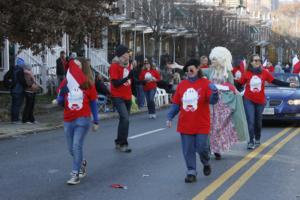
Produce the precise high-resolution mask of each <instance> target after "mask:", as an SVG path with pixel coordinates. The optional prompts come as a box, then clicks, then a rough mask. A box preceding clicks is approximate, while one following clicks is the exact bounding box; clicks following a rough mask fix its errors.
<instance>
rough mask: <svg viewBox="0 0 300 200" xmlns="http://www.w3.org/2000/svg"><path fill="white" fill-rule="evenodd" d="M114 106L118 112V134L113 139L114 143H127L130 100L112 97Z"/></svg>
mask: <svg viewBox="0 0 300 200" xmlns="http://www.w3.org/2000/svg"><path fill="white" fill-rule="evenodd" d="M112 101H113V104H114V106H115V108H116V109H117V111H118V113H119V125H118V136H117V139H115V144H118V145H128V141H127V138H128V132H129V114H130V108H131V100H124V99H121V98H115V97H114V98H113V99H112Z"/></svg>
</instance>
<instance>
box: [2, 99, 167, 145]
mask: <svg viewBox="0 0 300 200" xmlns="http://www.w3.org/2000/svg"><path fill="white" fill-rule="evenodd" d="M169 106H170V105H164V106H162V107H160V108H157V109H156V110H163V109H167V108H168V107H169ZM147 111H148V110H147V109H146V110H139V111H137V112H134V113H131V114H130V115H131V116H132V115H139V114H142V113H145V112H147ZM118 116H119V115H118V114H117V113H113V114H112V115H109V116H103V117H101V116H100V120H109V119H115V118H118ZM62 127H63V123H58V124H56V125H54V126H51V127H43V128H36V129H33V130H26V131H22V132H17V133H14V134H4V135H0V140H4V139H9V138H14V137H19V136H21V135H29V134H36V133H42V132H46V131H51V130H55V129H59V128H62Z"/></svg>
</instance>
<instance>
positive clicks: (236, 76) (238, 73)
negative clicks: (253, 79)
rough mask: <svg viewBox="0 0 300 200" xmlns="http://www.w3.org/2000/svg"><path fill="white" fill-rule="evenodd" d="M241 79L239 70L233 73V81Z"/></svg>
mask: <svg viewBox="0 0 300 200" xmlns="http://www.w3.org/2000/svg"><path fill="white" fill-rule="evenodd" d="M241 77H242V73H241V71H240V70H238V71H236V73H235V79H240V78H241Z"/></svg>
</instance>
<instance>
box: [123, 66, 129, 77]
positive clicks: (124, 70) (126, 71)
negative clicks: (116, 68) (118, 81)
mask: <svg viewBox="0 0 300 200" xmlns="http://www.w3.org/2000/svg"><path fill="white" fill-rule="evenodd" d="M128 75H129V71H128V69H127V68H124V69H123V78H126V77H127V76H128Z"/></svg>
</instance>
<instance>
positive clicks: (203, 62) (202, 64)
mask: <svg viewBox="0 0 300 200" xmlns="http://www.w3.org/2000/svg"><path fill="white" fill-rule="evenodd" d="M200 68H201V69H207V68H209V65H208V57H207V56H201V57H200Z"/></svg>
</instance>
